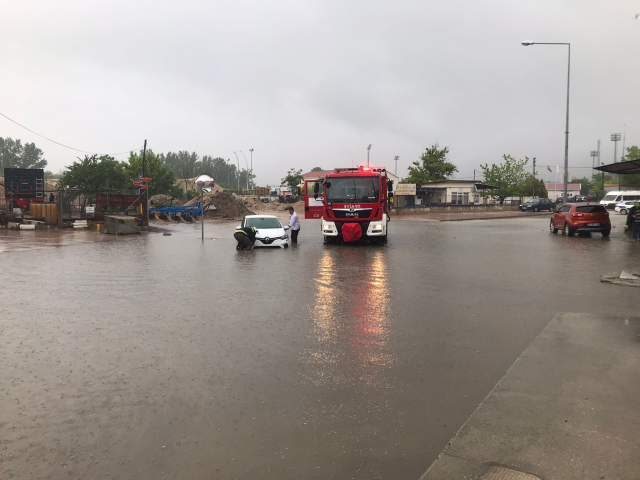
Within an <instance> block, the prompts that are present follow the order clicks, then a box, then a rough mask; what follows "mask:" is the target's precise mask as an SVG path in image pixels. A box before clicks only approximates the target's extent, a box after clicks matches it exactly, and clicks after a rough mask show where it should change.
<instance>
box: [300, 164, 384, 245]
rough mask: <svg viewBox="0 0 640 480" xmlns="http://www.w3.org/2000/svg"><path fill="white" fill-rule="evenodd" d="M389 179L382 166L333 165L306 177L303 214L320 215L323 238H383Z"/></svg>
mask: <svg viewBox="0 0 640 480" xmlns="http://www.w3.org/2000/svg"><path fill="white" fill-rule="evenodd" d="M392 189H393V181H392V180H390V179H389V178H388V177H387V170H386V169H385V168H384V167H370V166H360V167H358V168H336V169H335V170H334V171H333V172H331V173H329V174H327V175H326V176H325V178H324V179H320V180H306V181H305V185H304V191H305V195H304V210H305V211H304V218H306V219H314V218H315V219H321V220H322V224H321V227H320V228H321V231H322V234H323V235H324V240H325V242H329V241H331V240H333V239H338V240H342V241H345V242H353V241H357V240H360V239H362V240H367V239H369V240H378V241H380V242H382V243H386V242H387V229H388V223H389V220H390V219H389V214H388V212H389V202H390V198H391V197H392V196H393V193H391V192H392Z"/></svg>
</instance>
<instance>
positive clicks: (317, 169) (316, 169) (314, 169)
mask: <svg viewBox="0 0 640 480" xmlns="http://www.w3.org/2000/svg"><path fill="white" fill-rule="evenodd" d="M311 171H312V172H321V171H322V167H313V168H312V169H311Z"/></svg>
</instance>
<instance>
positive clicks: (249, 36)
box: [0, 0, 640, 184]
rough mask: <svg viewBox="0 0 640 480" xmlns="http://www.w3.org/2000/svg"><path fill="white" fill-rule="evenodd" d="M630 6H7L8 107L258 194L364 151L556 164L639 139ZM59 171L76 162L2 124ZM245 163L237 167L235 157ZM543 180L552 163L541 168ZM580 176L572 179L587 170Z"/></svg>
mask: <svg viewBox="0 0 640 480" xmlns="http://www.w3.org/2000/svg"><path fill="white" fill-rule="evenodd" d="M637 10H638V2H637V1H634V0H627V1H625V0H620V1H617V2H596V1H581V2H573V1H570V0H553V1H552V0H546V1H538V2H511V1H507V0H503V1H498V0H486V1H482V2H478V1H472V0H466V1H462V0H448V1H445V0H441V1H424V2H409V1H404V2H388V1H380V0H370V1H367V2H364V1H355V0H352V1H340V2H337V1H326V0H325V1H308V2H300V1H291V0H290V1H279V2H264V1H235V2H231V1H212V2H176V1H165V2H147V1H144V2H125V1H120V0H113V1H111V2H103V3H101V4H91V3H90V2H80V1H68V0H60V1H58V2H55V4H53V3H52V2H44V1H31V2H29V1H23V2H12V3H11V4H9V5H6V6H4V7H3V15H2V17H0V54H1V55H2V58H3V68H2V69H1V70H0V111H2V112H3V113H5V114H7V115H9V116H11V117H13V118H15V119H16V120H18V121H20V122H22V123H24V124H25V125H27V126H29V127H30V128H33V129H34V130H36V131H38V132H40V133H43V134H44V135H47V136H50V137H52V138H54V139H56V140H59V141H62V142H66V143H68V144H70V145H72V146H76V147H78V148H82V149H86V150H98V151H110V152H113V151H121V150H123V149H127V148H131V147H134V146H136V145H141V144H142V141H143V140H144V139H145V138H147V139H148V140H149V144H150V146H151V147H152V148H153V149H154V150H155V151H158V152H159V151H168V150H174V151H175V150H182V149H188V150H191V151H197V152H198V153H200V154H201V155H203V154H210V155H220V156H223V157H226V158H231V159H234V156H233V153H232V152H233V151H234V150H236V151H238V150H244V151H245V153H247V152H248V149H249V148H251V147H253V148H255V152H254V160H255V161H254V169H255V171H256V174H257V175H258V182H259V183H261V184H267V183H271V184H273V183H277V182H278V181H279V179H280V178H281V177H282V176H283V174H284V172H285V171H286V170H287V169H288V168H289V167H291V166H296V167H299V168H303V169H305V170H307V169H310V168H311V167H314V166H321V167H324V168H329V167H335V166H341V165H350V164H351V162H352V161H354V162H355V163H358V162H361V161H362V160H363V159H364V158H366V146H367V145H368V144H369V143H373V145H374V146H373V149H372V151H371V154H372V161H375V162H376V163H381V164H385V163H386V164H387V165H388V166H392V164H393V162H392V159H393V157H394V156H395V155H400V157H401V162H400V171H401V172H404V171H405V169H406V166H407V165H408V164H409V163H410V162H411V161H413V160H414V159H416V158H418V156H419V155H420V153H421V150H422V149H423V148H424V147H425V146H426V145H429V144H431V143H434V142H436V141H438V142H440V144H442V145H449V146H450V147H451V158H452V160H453V161H454V162H455V163H456V164H457V165H458V166H459V168H460V173H459V176H460V177H471V176H472V175H473V169H474V168H477V167H478V166H479V164H480V163H485V162H494V161H499V159H500V157H501V155H502V154H503V153H510V154H513V155H515V156H518V157H523V156H525V155H527V156H529V157H533V156H535V157H537V158H538V161H539V163H540V164H544V165H547V164H549V165H556V164H562V159H563V152H564V137H563V132H564V102H565V93H566V90H565V88H566V84H565V82H566V49H565V48H563V47H552V46H548V47H545V46H533V47H527V48H524V47H522V46H520V42H521V41H522V40H523V39H529V38H530V39H533V40H535V41H558V42H564V41H570V42H572V92H571V93H572V98H571V128H570V129H571V138H570V161H571V164H572V165H575V166H586V165H590V164H591V159H590V157H589V151H590V150H593V149H595V147H596V141H597V139H598V138H601V139H602V140H603V147H602V154H603V160H605V161H609V160H611V159H612V158H613V147H612V145H611V142H610V141H609V134H610V133H612V132H614V131H622V127H623V124H624V123H626V124H627V145H631V144H634V143H635V144H638V143H640V123H639V121H638V120H637V114H636V113H637V111H638V110H639V108H640V99H639V97H638V87H637V85H638V81H637V80H636V77H637V76H638V74H639V73H640V67H639V66H638V62H637V58H640V55H639V54H640V47H639V40H640V21H635V20H634V16H635V13H637ZM0 136H11V137H14V138H21V139H22V140H23V141H34V142H36V144H37V145H38V146H39V147H40V148H42V149H43V150H44V152H45V154H46V156H47V158H48V159H49V161H50V164H51V168H52V169H53V170H57V169H58V168H61V167H62V166H64V165H66V164H68V163H70V162H71V161H72V160H73V159H74V158H75V156H76V155H75V154H74V153H73V152H70V151H66V150H64V149H63V148H61V147H58V146H56V145H53V144H50V143H48V142H46V141H44V140H42V139H39V138H38V137H35V136H33V135H32V134H30V133H29V132H25V131H23V130H21V129H19V127H17V126H15V125H12V124H10V123H9V122H7V121H5V120H2V121H0ZM241 158H242V157H241ZM541 170H542V169H541ZM586 172H588V170H578V169H575V170H574V171H573V173H575V174H579V175H580V174H582V173H586Z"/></svg>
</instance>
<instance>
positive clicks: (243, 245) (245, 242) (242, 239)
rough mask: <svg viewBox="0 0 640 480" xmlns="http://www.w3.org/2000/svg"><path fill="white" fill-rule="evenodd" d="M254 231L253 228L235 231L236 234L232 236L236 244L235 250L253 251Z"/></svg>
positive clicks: (256, 231) (255, 231)
mask: <svg viewBox="0 0 640 480" xmlns="http://www.w3.org/2000/svg"><path fill="white" fill-rule="evenodd" d="M256 233H258V230H256V229H255V228H253V227H242V228H238V229H236V233H234V234H233V238H235V239H236V240H237V242H238V245H237V246H236V250H253V245H254V244H255V243H256Z"/></svg>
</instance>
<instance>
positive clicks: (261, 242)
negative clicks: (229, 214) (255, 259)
mask: <svg viewBox="0 0 640 480" xmlns="http://www.w3.org/2000/svg"><path fill="white" fill-rule="evenodd" d="M242 227H253V228H255V229H256V230H258V233H256V243H255V245H254V247H280V248H288V247H289V235H287V232H286V230H289V225H285V226H282V224H281V223H280V220H278V217H276V216H274V215H245V217H244V218H243V219H242V223H241V224H240V226H239V227H238V228H242Z"/></svg>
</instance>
